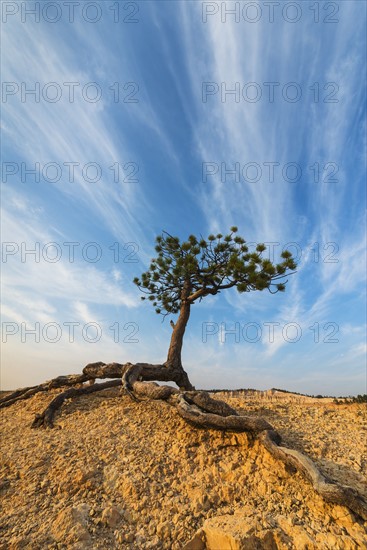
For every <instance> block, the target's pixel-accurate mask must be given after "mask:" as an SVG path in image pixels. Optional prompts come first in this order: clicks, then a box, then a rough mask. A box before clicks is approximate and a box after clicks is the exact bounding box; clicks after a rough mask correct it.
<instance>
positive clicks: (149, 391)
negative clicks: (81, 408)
mask: <svg viewBox="0 0 367 550" xmlns="http://www.w3.org/2000/svg"><path fill="white" fill-rule="evenodd" d="M173 370H174V369H173ZM171 374H172V369H171V368H170V367H167V366H166V365H151V364H149V363H136V364H134V365H133V364H131V363H125V364H120V363H109V364H105V363H102V362H98V363H91V364H89V365H87V366H86V367H85V368H84V369H83V374H81V375H69V376H59V377H57V378H55V379H53V380H50V381H48V382H45V383H44V384H40V385H39V386H33V387H29V388H23V389H19V390H16V391H15V392H13V393H11V394H10V395H8V396H6V397H4V398H2V399H1V400H0V408H1V407H7V406H10V405H12V404H13V403H16V402H17V401H20V400H24V399H28V398H29V397H31V396H33V395H35V394H36V393H38V392H41V391H43V392H44V391H48V390H49V389H53V388H60V387H68V386H73V387H69V389H66V390H65V391H64V392H61V393H59V394H58V395H57V396H56V397H55V398H54V399H53V400H52V401H51V403H50V404H49V405H48V407H47V408H46V409H45V410H44V411H43V412H42V413H41V414H36V417H35V419H34V422H33V424H32V427H33V428H38V427H40V426H44V427H49V428H52V427H53V426H54V417H55V414H56V412H57V411H58V410H59V409H60V408H61V407H62V405H63V403H64V401H65V400H66V399H70V398H74V397H78V396H79V395H88V394H91V393H94V392H97V391H101V390H104V389H106V388H112V387H115V386H121V389H122V391H126V392H127V394H128V395H129V396H130V397H131V398H132V399H134V400H138V399H137V396H139V397H142V398H147V399H161V400H165V401H167V402H168V403H169V404H170V405H172V406H174V407H175V408H176V410H177V411H178V414H179V415H180V416H181V417H182V418H183V419H184V420H185V421H187V422H189V423H191V424H193V425H195V426H198V427H200V428H206V429H220V430H224V431H235V432H248V433H250V434H252V436H253V437H258V439H259V440H260V442H261V443H262V444H263V445H264V447H265V448H266V449H267V451H268V452H269V453H270V454H271V455H272V456H273V457H274V458H276V459H277V460H281V461H282V462H284V463H285V464H286V465H287V466H290V467H291V468H292V469H295V470H297V471H299V472H300V473H301V474H302V475H303V476H304V477H305V478H306V479H307V480H308V481H309V482H310V483H311V485H312V486H313V488H314V490H315V491H316V492H317V493H319V494H320V495H321V496H322V497H323V498H324V499H325V500H326V501H328V502H331V503H334V504H340V505H342V506H346V507H348V508H349V509H350V510H352V511H353V512H354V513H355V514H357V515H358V516H360V517H361V518H363V519H364V520H367V501H366V500H365V498H364V497H363V496H362V495H360V494H359V493H358V492H357V491H356V490H355V489H352V488H351V487H346V486H343V485H340V484H338V483H336V482H335V481H333V480H331V479H329V478H328V477H327V476H325V475H323V474H322V473H321V472H320V471H319V470H318V468H317V467H316V465H315V464H314V463H313V462H312V461H311V460H310V459H309V458H308V457H306V456H305V455H303V454H302V453H301V452H299V451H296V450H293V449H288V448H286V447H283V446H281V437H280V435H279V434H278V432H277V431H276V430H274V428H273V427H272V426H271V425H270V424H269V423H268V422H267V421H266V420H264V419H262V418H254V417H250V416H242V415H239V414H238V413H237V411H236V410H235V409H233V408H232V407H230V406H229V405H228V404H227V403H224V402H223V401H219V400H216V399H212V398H211V397H210V395H209V394H208V393H207V392H204V391H179V390H178V389H176V388H174V387H171V386H166V385H164V386H160V385H158V384H157V383H155V382H152V380H159V381H172V378H170V375H171ZM96 378H100V379H105V378H110V379H112V380H108V381H107V382H103V383H99V384H95V383H94V380H95V379H96ZM88 381H89V382H90V383H91V384H90V385H83V383H84V382H88ZM80 384H82V385H81V386H80ZM75 386H79V387H75Z"/></svg>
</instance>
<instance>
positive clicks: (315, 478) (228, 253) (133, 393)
mask: <svg viewBox="0 0 367 550" xmlns="http://www.w3.org/2000/svg"><path fill="white" fill-rule="evenodd" d="M236 233H237V228H236V227H232V228H231V232H230V233H229V234H228V235H226V236H224V237H223V235H221V234H218V235H209V237H208V239H207V240H205V239H203V238H200V239H197V238H196V237H195V236H194V235H190V237H189V238H188V240H187V241H184V242H182V243H181V242H180V240H179V239H178V238H177V237H172V236H171V235H169V234H168V233H165V232H164V233H163V234H162V235H161V236H159V237H157V245H156V251H157V253H158V255H157V257H156V258H154V259H153V260H152V262H151V265H150V268H149V270H148V271H146V272H145V273H143V274H142V276H141V279H139V278H136V279H134V282H135V283H136V284H137V285H138V286H139V288H140V289H141V290H142V291H143V292H144V293H145V294H146V296H144V297H143V299H146V298H148V300H150V301H151V302H152V303H153V305H154V306H155V308H156V311H157V313H160V314H162V315H163V316H166V315H175V314H178V319H177V322H176V323H173V321H171V324H172V325H173V332H172V337H171V342H170V346H169V350H168V356H167V360H166V362H165V363H163V364H162V365H151V364H150V363H135V364H132V363H125V364H121V363H109V364H106V363H103V362H101V361H100V362H97V363H90V364H88V365H87V366H86V367H84V369H83V372H82V374H80V375H76V374H71V375H67V376H58V377H57V378H54V379H53V380H49V381H48V382H44V383H43V384H39V385H38V386H32V387H28V388H21V389H19V390H16V391H14V392H12V393H9V394H8V395H6V396H5V397H3V398H1V399H0V408H4V407H9V406H11V405H13V404H14V403H17V402H19V401H22V400H24V399H28V398H30V397H32V396H33V395H35V394H36V393H38V392H45V391H48V390H52V389H56V388H68V389H64V390H62V391H61V392H60V393H58V394H57V395H56V396H55V397H54V398H53V399H52V400H51V402H50V403H49V405H48V406H47V407H46V409H45V410H44V411H43V412H42V413H41V414H36V416H35V419H34V421H33V424H32V427H34V428H38V427H40V426H44V427H49V428H52V427H53V426H54V417H55V414H56V412H57V411H58V410H59V409H60V408H61V407H62V404H63V403H64V401H65V400H66V399H71V398H73V397H78V396H80V395H87V394H91V393H94V392H97V391H101V390H104V389H106V388H111V387H114V386H121V387H122V390H123V391H125V392H126V393H127V394H128V395H130V397H131V398H132V399H134V400H138V397H137V396H139V397H143V398H149V399H159V400H164V401H166V402H167V403H169V404H170V405H172V406H173V407H175V409H176V410H177V412H178V414H179V415H180V416H181V417H182V418H184V419H185V420H186V421H188V422H190V423H191V424H194V425H195V426H198V427H200V428H211V429H213V428H214V429H220V430H229V431H239V432H248V433H249V434H250V435H251V436H252V437H257V438H258V439H259V440H260V442H261V443H262V444H263V445H264V446H265V448H266V449H267V450H268V451H269V453H271V454H272V455H273V456H274V457H275V458H276V459H278V460H281V461H282V462H284V463H285V464H286V465H287V466H288V467H289V468H290V469H293V470H294V469H296V470H298V471H299V472H300V473H301V474H302V475H303V476H304V477H305V478H306V479H307V480H308V481H309V482H310V483H311V484H312V485H313V487H314V489H315V490H316V491H317V492H318V493H319V494H320V495H321V496H322V497H323V498H324V499H325V500H327V501H329V502H332V503H337V504H341V505H344V506H348V507H349V508H350V509H351V510H352V511H353V512H354V513H355V514H357V515H358V516H360V517H361V518H363V519H365V520H366V519H367V501H366V499H365V498H364V496H363V495H361V494H360V493H359V492H358V491H356V490H355V489H353V488H351V487H347V486H344V485H340V484H339V483H337V482H335V481H333V480H331V479H330V478H329V477H327V476H326V475H324V474H322V473H321V472H320V471H319V470H318V469H317V467H316V466H315V465H314V464H313V462H312V461H311V460H310V459H309V458H308V457H306V456H305V455H303V454H302V453H300V452H299V451H296V450H293V449H288V448H287V447H284V446H281V437H280V435H279V433H278V432H276V431H275V430H274V428H273V427H272V426H271V425H270V424H269V423H268V422H267V421H266V420H264V419H263V418H256V417H254V416H244V415H240V414H238V412H237V411H236V410H235V409H233V408H232V407H230V406H229V405H228V404H227V403H225V402H224V401H219V400H217V399H213V398H212V397H210V395H209V394H208V393H207V392H205V391H195V389H194V387H193V386H192V384H191V383H190V380H189V378H188V376H187V373H186V372H185V370H184V368H183V366H182V361H181V351H182V343H183V337H184V334H185V329H186V325H187V322H188V320H189V317H190V309H191V306H192V305H193V304H194V303H195V302H197V301H201V300H202V299H203V298H205V296H209V295H212V296H213V295H216V294H218V293H219V292H221V291H222V290H226V289H229V288H232V287H235V288H236V289H237V290H238V292H251V291H252V290H260V291H261V290H265V289H267V290H269V291H270V292H272V293H276V292H282V291H284V290H285V284H286V282H287V281H286V280H285V277H286V275H287V274H288V273H290V272H292V271H294V269H295V268H296V264H295V261H294V259H293V258H292V255H291V253H290V252H289V251H284V252H282V254H281V261H280V263H278V264H275V265H274V264H273V263H272V262H271V261H270V260H269V259H267V258H265V257H263V255H262V254H263V252H264V251H265V249H266V247H265V245H263V244H258V245H257V247H256V251H255V252H249V250H248V246H247V245H246V242H245V240H244V239H243V238H242V237H239V236H237V235H236ZM96 378H100V379H109V380H108V381H107V382H103V383H99V384H96V383H95V379H96ZM111 379H112V380H111ZM155 380H159V381H173V382H175V383H176V384H177V385H178V386H179V387H180V390H178V389H175V388H173V387H171V386H167V385H158V384H157V383H156V382H154V381H155ZM85 382H89V384H87V385H86V384H85Z"/></svg>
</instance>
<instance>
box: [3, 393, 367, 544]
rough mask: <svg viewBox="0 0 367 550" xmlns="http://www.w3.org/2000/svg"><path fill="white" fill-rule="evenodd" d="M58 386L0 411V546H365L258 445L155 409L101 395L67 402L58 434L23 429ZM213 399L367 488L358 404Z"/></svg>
mask: <svg viewBox="0 0 367 550" xmlns="http://www.w3.org/2000/svg"><path fill="white" fill-rule="evenodd" d="M59 391H60V390H54V391H52V392H49V393H48V394H47V395H44V394H37V395H36V396H34V397H33V398H31V399H29V400H28V401H24V402H19V403H15V404H14V405H13V406H12V407H11V408H8V409H3V410H1V412H0V416H1V433H2V438H1V453H2V461H1V481H0V488H1V493H2V495H1V496H2V499H1V500H2V509H1V525H0V540H1V542H0V548H1V549H3V550H5V549H9V548H10V549H14V550H15V549H18V548H19V549H21V548H29V549H32V550H33V549H35V548H50V549H64V548H67V549H69V548H71V549H74V550H77V549H91V548H93V549H99V548H100V549H106V548H132V549H134V550H135V549H138V550H140V549H141V550H144V549H173V550H175V549H176V550H179V549H183V548H186V549H187V550H189V549H196V550H204V549H208V550H227V549H231V550H237V549H238V550H239V549H246V548H248V549H251V550H254V549H256V548H259V549H261V548H264V549H277V548H279V549H283V548H292V549H294V548H296V549H297V550H298V549H320V548H322V549H333V550H334V549H358V548H365V547H366V546H367V534H366V527H367V523H366V522H365V523H363V521H362V520H360V519H359V518H357V517H356V516H355V515H354V514H353V513H351V512H350V511H349V510H348V509H347V508H345V507H342V506H336V505H331V504H327V503H326V502H325V501H324V500H323V499H322V498H321V497H320V496H319V495H317V494H316V493H315V491H314V490H313V489H312V488H311V486H310V485H309V484H308V483H307V482H305V481H304V479H303V478H302V477H301V476H300V475H299V474H297V473H294V472H292V471H289V470H287V469H286V467H285V466H284V465H283V464H282V463H280V462H278V461H277V460H275V459H274V458H273V457H272V456H271V455H270V454H269V453H268V452H267V451H266V450H265V448H264V447H263V446H262V445H261V444H260V443H259V442H258V441H256V440H252V439H251V437H250V436H249V435H247V434H245V433H240V434H239V433H222V432H220V431H215V430H198V429H197V428H195V427H190V426H189V425H188V424H187V423H186V422H185V421H184V420H183V419H182V418H180V416H179V415H178V413H177V412H176V411H175V409H173V408H172V407H170V406H169V405H168V404H167V403H166V402H161V401H160V402H155V401H150V400H147V401H142V402H139V403H136V402H133V401H131V400H130V399H129V397H127V396H122V397H121V396H120V394H119V390H118V389H117V388H116V389H112V390H105V391H103V392H101V393H100V394H98V395H97V394H95V395H93V396H87V397H80V398H78V399H76V400H75V401H73V402H68V403H67V404H66V405H65V406H64V408H63V409H62V411H61V413H60V414H59V415H58V416H57V418H56V424H57V425H58V426H59V428H60V429H54V430H48V429H47V430H32V429H31V428H30V427H29V426H30V425H31V423H32V420H33V418H34V415H35V413H36V412H38V411H39V410H42V409H43V408H44V407H45V406H46V405H47V404H48V402H49V401H50V396H55V395H57V393H58V392H59ZM218 398H219V399H224V400H226V401H227V402H228V403H229V404H230V405H232V406H234V407H235V408H237V409H238V410H241V409H243V410H246V414H253V415H254V416H261V417H263V418H265V419H266V420H268V421H269V422H271V424H272V425H273V426H274V427H275V428H276V429H277V430H278V431H279V432H280V434H281V435H282V437H283V440H284V443H285V444H286V445H289V446H291V447H293V448H295V449H299V450H301V451H302V452H304V453H306V454H307V455H308V456H310V458H312V459H313V460H315V462H316V463H317V464H318V465H319V466H320V467H321V469H322V470H323V471H324V472H325V473H328V474H329V475H330V477H332V478H334V479H337V480H338V481H340V482H342V483H344V484H348V485H351V486H353V487H355V488H357V489H358V490H359V491H360V492H361V493H363V491H364V494H366V470H367V456H366V436H367V429H366V428H367V423H366V420H367V419H366V408H365V407H364V406H363V405H350V406H337V405H334V404H333V403H330V402H322V401H321V400H317V399H316V400H313V401H311V402H310V401H307V402H306V401H302V400H299V401H297V400H295V399H293V397H292V398H290V399H288V400H287V399H272V397H271V395H269V396H268V399H267V398H266V396H265V397H264V396H263V395H260V394H259V395H258V396H256V395H255V394H254V395H253V396H251V398H250V397H249V396H248V398H245V397H244V396H242V395H235V394H234V396H233V397H231V395H230V394H220V395H218ZM245 399H246V400H245ZM190 541H191V542H190Z"/></svg>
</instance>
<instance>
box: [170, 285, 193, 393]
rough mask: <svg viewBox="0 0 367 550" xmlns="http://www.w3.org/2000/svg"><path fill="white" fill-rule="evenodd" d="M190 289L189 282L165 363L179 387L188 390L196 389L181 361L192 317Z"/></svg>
mask: <svg viewBox="0 0 367 550" xmlns="http://www.w3.org/2000/svg"><path fill="white" fill-rule="evenodd" d="M190 290H191V288H190V285H189V283H188V282H187V283H186V284H185V285H184V288H183V291H182V302H181V309H180V315H179V317H178V319H177V323H176V324H175V325H174V327H173V332H172V337H171V342H170V346H169V350H168V355H167V360H166V363H165V365H166V366H167V367H168V368H169V369H170V370H171V371H172V372H173V380H174V382H176V384H177V385H178V387H179V388H181V389H184V390H187V391H190V390H194V389H195V388H194V386H193V385H192V384H191V382H190V380H189V377H188V375H187V373H186V371H185V370H184V368H183V366H182V361H181V351H182V343H183V337H184V334H185V329H186V325H187V322H188V320H189V317H190V302H188V301H187V297H188V296H189V295H190Z"/></svg>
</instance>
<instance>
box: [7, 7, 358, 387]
mask: <svg viewBox="0 0 367 550" xmlns="http://www.w3.org/2000/svg"><path fill="white" fill-rule="evenodd" d="M254 4H255V5H254ZM268 4H269V3H268ZM268 4H267V3H263V2H260V3H252V7H251V6H250V7H249V3H248V2H237V3H235V2H226V3H222V2H199V1H197V2H189V1H188V2H178V1H177V2H165V1H156V2H150V1H144V2H119V3H117V2H109V1H108V0H107V1H105V2H84V3H83V2H81V3H80V4H79V5H75V6H74V14H73V17H72V14H71V13H70V8H69V7H67V6H65V5H64V3H63V2H52V3H42V2H41V3H40V8H39V9H40V12H39V14H37V13H36V14H35V15H32V14H30V13H27V11H26V8H27V9H29V8H30V7H32V6H33V7H34V2H27V3H24V2H4V3H3V5H2V10H3V11H2V20H3V23H2V33H3V37H2V72H3V84H2V99H1V101H2V105H1V106H2V112H3V121H2V137H3V142H2V241H3V245H2V246H3V248H2V264H1V267H2V298H3V299H2V367H1V385H2V388H3V389H11V388H15V387H18V386H24V385H30V384H35V383H38V382H41V381H43V380H45V379H50V378H53V377H55V376H58V375H60V374H66V373H74V372H80V370H81V368H82V367H83V366H84V365H85V364H87V363H88V362H93V361H99V360H102V361H105V362H109V361H118V362H124V361H131V362H134V361H149V362H162V361H163V360H164V359H165V356H166V353H167V349H168V344H169V339H170V335H171V328H170V326H169V323H168V319H167V320H166V321H165V322H164V323H162V320H161V318H160V317H159V316H157V315H156V314H155V313H154V309H153V308H151V307H150V306H149V304H146V303H143V302H141V300H140V294H139V290H138V289H137V288H136V287H135V286H134V285H133V283H132V279H133V277H134V276H136V275H140V274H141V273H142V271H144V270H145V269H146V268H147V267H148V264H149V261H150V259H151V258H152V257H153V256H154V239H155V236H156V235H158V234H159V233H160V232H161V231H162V230H166V231H168V232H170V233H171V234H175V235H177V236H179V237H182V238H185V237H187V236H188V235H189V234H191V233H194V234H202V235H204V236H206V235H208V234H209V233H210V232H212V231H214V232H218V231H221V232H226V231H227V230H228V229H229V227H230V226H232V225H237V226H238V228H239V233H240V234H241V235H243V236H244V237H245V238H246V240H247V241H248V242H249V243H254V242H265V243H272V244H271V245H270V252H269V253H271V254H273V253H274V254H275V256H274V257H275V259H276V258H277V255H279V254H280V252H281V250H282V249H283V247H286V246H287V245H288V248H290V250H292V251H293V252H294V254H295V255H296V256H297V257H298V259H299V267H298V271H297V273H296V274H295V275H293V276H292V277H291V278H290V280H289V283H288V285H287V290H286V292H285V293H284V294H277V295H270V294H268V293H265V292H263V293H259V292H257V293H256V292H255V293H252V294H244V295H239V294H238V293H236V292H235V291H233V292H232V290H231V291H228V292H227V294H225V293H223V294H221V295H218V296H216V297H210V298H207V299H206V301H203V302H202V303H201V304H197V305H195V306H194V307H193V311H192V316H191V319H190V323H189V325H188V329H187V333H186V336H185V342H184V353H183V359H184V365H185V368H186V370H187V371H188V373H189V376H190V378H191V380H192V382H193V383H194V385H196V386H197V387H206V388H213V387H217V388H219V387H222V388H236V387H237V388H238V387H254V388H258V389H267V388H271V387H278V388H279V387H280V388H284V389H288V390H293V391H298V392H305V393H311V394H319V393H320V394H329V395H349V394H351V395H353V394H358V393H366V392H367V388H366V383H367V378H366V362H365V352H366V337H365V334H366V314H365V311H366V298H365V270H366V256H365V229H366V226H365V169H366V165H365V153H364V151H365V146H366V139H365V136H366V119H365V100H366V97H365V69H366V54H365V51H366V43H365V40H366V39H365V33H364V31H365V25H366V4H365V3H364V2H360V1H347V2H344V1H342V2H329V3H327V2H316V3H315V2H305V1H302V2H292V3H290V2H280V4H279V6H278V4H277V3H275V4H274V5H272V6H270V7H269V5H268ZM46 5H48V7H46V8H45V6H46ZM25 6H26V7H25ZM226 8H227V10H230V9H231V8H232V9H234V10H238V11H237V13H235V14H232V15H231V14H230V13H227V12H226ZM117 9H119V12H117ZM68 10H69V11H68ZM316 10H318V11H316ZM94 19H96V21H95V22H93V20H94ZM115 19H116V21H115ZM53 20H55V22H52V21H53ZM32 89H33V90H35V93H33V94H32V93H27V92H30V91H31V90H32ZM231 91H232V93H231ZM32 170H33V171H34V172H33V173H32ZM231 171H232V173H231ZM38 180H39V181H38ZM68 243H69V244H68ZM29 250H36V252H35V253H34V254H31V253H27V251H29ZM111 327H112V328H111ZM32 330H33V331H34V332H33V333H32V332H31V331H32ZM231 331H232V332H231Z"/></svg>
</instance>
